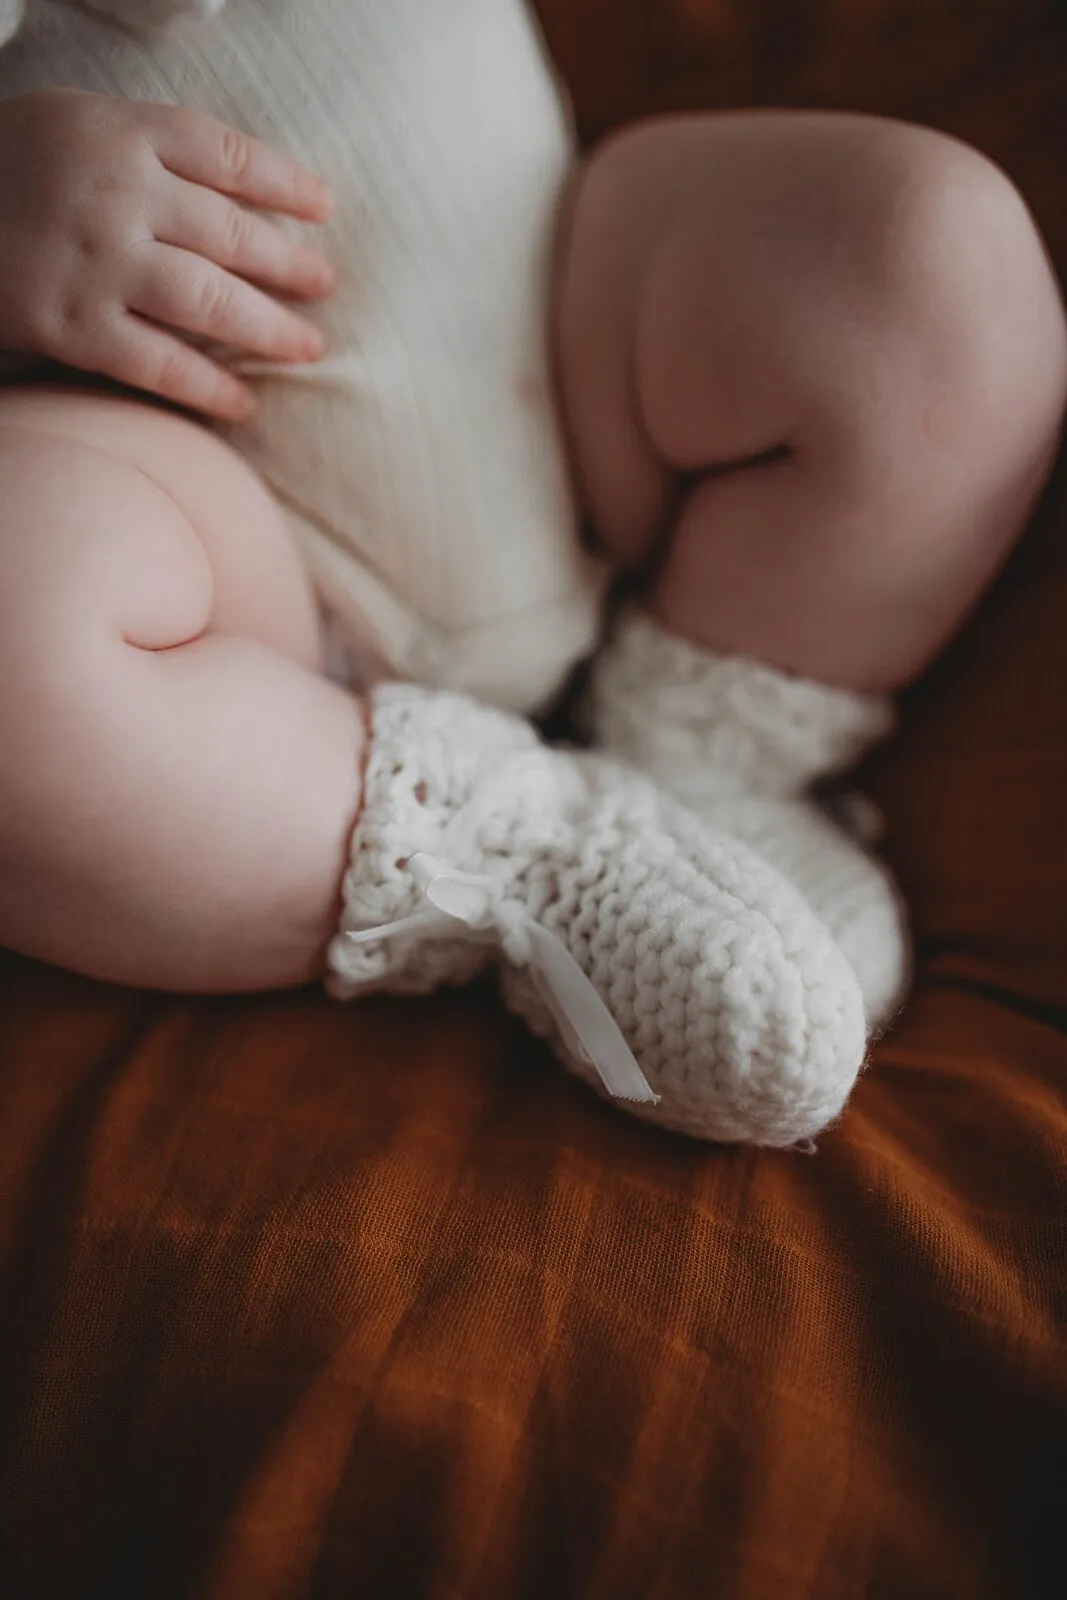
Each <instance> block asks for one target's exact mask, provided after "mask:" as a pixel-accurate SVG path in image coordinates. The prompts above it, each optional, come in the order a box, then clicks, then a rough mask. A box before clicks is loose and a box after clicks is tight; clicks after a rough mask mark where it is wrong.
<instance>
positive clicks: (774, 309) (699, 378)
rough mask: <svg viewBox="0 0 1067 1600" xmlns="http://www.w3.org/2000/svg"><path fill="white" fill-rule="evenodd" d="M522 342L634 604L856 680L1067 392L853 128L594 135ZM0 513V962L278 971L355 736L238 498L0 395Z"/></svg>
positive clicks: (1012, 475)
mask: <svg viewBox="0 0 1067 1600" xmlns="http://www.w3.org/2000/svg"><path fill="white" fill-rule="evenodd" d="M0 294H2V280H0ZM555 331H556V335H557V345H558V357H559V359H558V366H559V373H560V383H561V395H562V403H563V406H564V410H565V414H566V419H567V423H568V426H569V429H570V433H571V438H572V442H573V453H574V460H575V466H576V470H577V473H578V476H579V479H580V482H581V485H582V487H583V490H584V492H585V495H586V498H587V501H588V504H589V507H590V510H591V512H592V515H593V518H594V521H595V525H596V527H597V529H598V531H599V534H600V537H601V539H602V541H603V543H604V545H605V547H606V548H607V549H608V550H609V551H610V552H612V553H613V554H614V555H615V556H616V558H617V559H618V560H619V561H620V563H621V564H624V565H630V566H632V567H634V568H635V569H637V570H639V571H645V572H646V573H647V574H648V590H649V603H650V604H651V605H652V606H653V608H654V609H655V610H656V611H657V612H658V613H659V615H660V616H661V617H662V618H663V619H664V620H665V621H666V623H667V624H668V625H669V626H671V627H673V628H676V629H678V630H679V631H680V632H682V633H685V634H687V635H688V636H690V637H692V638H694V639H696V640H698V641H700V642H703V643H705V644H707V645H710V646H713V647H717V648H721V649H727V650H734V651H739V652H742V653H745V654H750V655H755V656H760V657H763V658H765V659H767V660H770V661H772V662H775V663H777V664H779V665H782V666H784V667H787V668H790V669H792V670H795V671H798V672H802V673H805V674H808V675H811V676H815V677H822V678H825V679H827V680H829V681H833V682H838V683H843V684H848V685H851V686H853V687H856V688H863V689H892V688H895V687H897V686H898V685H900V684H901V683H904V682H907V681H909V680H910V679H911V678H912V677H913V676H914V675H915V674H916V673H917V672H919V671H920V670H921V669H922V667H923V665H924V664H925V663H926V662H927V661H928V660H929V659H930V658H931V656H933V655H934V654H935V653H936V651H937V650H938V649H939V648H940V647H941V645H942V644H943V643H944V642H945V639H946V638H947V637H948V636H949V634H950V633H951V632H952V631H953V630H954V629H955V627H956V626H957V625H958V622H959V620H960V618H961V617H962V616H963V615H964V614H965V612H966V611H967V609H968V608H969V607H970V606H971V605H972V604H973V601H974V599H975V597H976V595H977V594H978V593H979V591H980V590H981V588H982V586H983V585H984V584H985V583H986V582H987V581H988V578H989V576H990V575H991V574H992V572H993V571H994V570H995V568H996V567H997V565H998V564H999V563H1000V561H1001V560H1002V559H1003V558H1004V555H1005V553H1006V552H1007V550H1008V549H1009V548H1010V546H1011V544H1012V542H1013V541H1014V539H1015V538H1016V536H1017V534H1018V532H1019V531H1020V529H1021V527H1022V525H1023V523H1024V521H1025V518H1026V516H1027V513H1028V512H1029V510H1030V508H1031V506H1032V504H1033V502H1034V499H1035V497H1036V495H1037V493H1038V492H1039V490H1040V487H1041V484H1042V482H1043V480H1044V477H1045V475H1046V473H1047V470H1048V467H1049V465H1050V463H1051V459H1052V456H1053V453H1054V450H1055V446H1056V441H1057V439H1058V434H1059V428H1060V420H1061V414H1062V410H1063V403H1064V395H1065V392H1067V339H1065V334H1064V325H1063V318H1062V313H1061V309H1060V304H1059V299H1058V296H1057V292H1056V289H1055V286H1054V283H1053V280H1052V278H1051V274H1050V273H1049V270H1048V267H1047V265H1046V263H1045V259H1044V256H1043V253H1042V250H1041V246H1040V244H1039V242H1038V240H1037V236H1036V234H1035V232H1034V230H1033V227H1032V224H1031V223H1030V221H1029V219H1028V217H1027V214H1026V212H1025V209H1024V208H1023V206H1022V204H1021V202H1020V201H1019V200H1018V197H1017V196H1016V194H1015V192H1014V190H1013V189H1012V188H1011V186H1010V184H1009V183H1008V182H1007V180H1006V179H1005V178H1003V177H1002V176H1001V175H1000V174H999V173H997V172H996V170H995V169H994V168H992V167H990V166H989V164H988V163H986V162H984V161H983V160H982V159H981V158H980V157H978V156H976V155H975V154H973V153H972V152H969V151H966V150H963V149H962V147H960V146H958V145H956V144H953V143H952V142H951V141H948V140H946V139H943V138H941V137H940V136H939V135H936V134H930V133H925V132H922V131H920V130H916V129H911V128H902V127H900V126H899V125H896V124H891V123H883V122H875V121H872V120H871V119H861V118H850V117H842V118H829V117H811V118H796V117H786V116H762V115H752V116H750V117H700V118H687V119H679V120H676V121H674V120H672V121H669V122H666V123H652V124H648V125H645V126H643V127H638V128H635V129H633V130H631V131H629V132H627V133H625V134H623V135H620V136H618V137H617V138H616V139H614V140H612V141H609V143H608V144H607V145H606V146H605V147H604V148H603V149H602V150H601V151H600V152H599V153H597V154H594V156H593V157H592V158H591V160H590V162H589V164H588V166H587V168H586V170H585V172H584V174H583V175H582V177H581V179H580V181H579V182H578V184H577V186H576V190H575V194H574V197H573V203H572V209H571V213H570V217H569V224H568V227H567V230H566V233H565V238H564V241H563V249H562V253H561V261H560V279H559V296H558V301H557V306H556V322H555ZM67 359H70V358H69V357H68V358H67ZM107 370H110V369H107ZM205 409H210V408H207V407H205ZM0 503H2V505H3V507H4V511H3V516H2V517H0V612H2V615H0V739H2V741H3V748H4V750H5V761H4V764H3V773H2V777H0V940H3V941H4V942H7V943H9V944H11V945H13V946H15V947H17V948H19V949H22V950H25V951H27V952H29V953H32V954H34V955H38V956H43V957H46V958H47V959H50V960H53V961H57V962H60V963H62V964H64V965H67V966H71V967H76V968H80V969H81V970H85V971H88V972H91V973H94V974H96V975H98V976H102V977H109V978H114V979H119V980H121V981H125V982H130V983H145V984H153V985H161V986H166V987H172V988H179V989H208V988H214V989H219V990H233V989H239V988H265V987H269V986H273V985H282V984H287V983H295V982H301V981H303V980H305V979H306V978H308V977H310V976H312V975H313V974H315V973H316V972H317V971H318V970H320V968H321V961H322V949H323V946H324V944H325V941H326V940H327V938H328V937H329V935H330V933H331V930H332V927H333V925H334V920H335V915H336V906H337V899H338V883H339V878H340V873H341V870H342V863H343V858H344V852H345V848H346V841H347V837H348V834H349V832H350V829H351V825H352V821H353V818H354V816H355V814H356V812H357V809H358V804H359V769H360V758H361V751H362V744H363V737H364V735H363V723H362V714H361V709H360V707H359V705H358V703H357V702H356V701H355V700H353V699H352V698H351V697H349V696H347V695H345V694H343V693H342V692H341V691H340V690H338V689H336V688H335V687H334V686H332V685H331V684H329V683H328V682H326V681H325V679H323V678H322V677H321V676H320V675H319V673H318V667H319V665H320V660H319V646H318V641H317V636H316V624H315V617H314V611H313V607H312V604H311V600H310V597H309V595H308V592H307V587H306V584H305V582H304V579H303V577H302V574H301V572H300V569H299V565H298V563H297V561H296V558H295V556H294V555H293V552H292V550H291V548H290V547H289V544H288V540H287V535H286V533H285V530H284V527H283V525H282V523H281V521H280V518H279V515H278V513H277V511H276V509H275V507H274V505H273V504H272V502H271V501H270V499H269V497H268V496H267V495H266V493H265V492H264V490H263V489H262V487H261V486H260V484H259V482H258V480H257V479H256V478H255V477H254V475H253V474H252V473H251V472H250V470H249V469H248V468H247V467H246V466H245V465H244V464H243V463H242V462H240V461H239V460H238V459H237V458H236V457H235V456H234V455H233V454H232V453H231V452H230V451H229V450H228V449H226V448H225V447H224V446H223V445H222V444H221V443H219V441H218V440H217V439H215V438H213V437H212V436H211V435H209V434H208V433H206V432H204V431H202V430H200V429H199V428H197V427H196V426H195V425H194V424H192V423H190V422H187V421H185V420H183V419H181V418H178V417H176V416H174V415H171V414H169V413H166V412H163V411H160V410H153V409H151V408H148V407H145V406H141V405H139V404H136V403H132V402H127V401H117V400H113V399H105V398H102V397H99V396H73V395H62V394H56V393H52V394H40V393H33V394H31V393H26V392H19V391H16V390H11V391H8V392H7V393H6V394H4V395H3V396H0Z"/></svg>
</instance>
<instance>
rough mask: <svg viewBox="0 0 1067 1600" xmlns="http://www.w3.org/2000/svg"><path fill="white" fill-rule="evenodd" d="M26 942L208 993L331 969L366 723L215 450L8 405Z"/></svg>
mask: <svg viewBox="0 0 1067 1600" xmlns="http://www.w3.org/2000/svg"><path fill="white" fill-rule="evenodd" d="M0 507H2V511H0V750H2V759H0V942H3V943H7V944H10V945H12V946H14V947H15V948H17V949H20V950H22V951H24V952H26V953H29V954H32V955H35V956H39V957H42V958H44V959H47V960H51V961H55V962H57V963H60V964H61V965H64V966H67V967H72V968H76V969H79V970H81V971H84V972H87V973H90V974H92V975H94V976H98V977H102V978H107V979H113V980H116V981H120V982H126V983H135V984H144V985H151V986H161V987H166V988H181V989H193V990H220V991H225V990H237V989H244V988H266V987H270V986H273V985H284V984H290V983H298V982H301V981H303V980H306V979H309V978H312V977H314V976H317V975H318V974H319V973H320V972H321V970H322V963H323V951H324V947H325V945H326V942H327V940H328V938H329V937H330V934H331V933H332V931H333V928H334V925H335V922H336V918H337V913H338V907H339V903H340V891H339V882H340V877H341V872H342V868H343V865H344V861H345V857H346V852H347V846H348V841H349V836H350V834H351V829H352V824H353V820H354V817H355V814H356V811H357V808H358V802H359V792H360V761H361V747H362V743H363V728H362V722H361V713H360V709H359V706H358V704H357V703H356V702H355V701H353V700H352V699H351V698H350V697H348V696H347V695H345V694H343V693H342V692H341V691H340V690H338V689H337V688H335V687H333V686H332V685H331V684H329V683H328V682H326V681H325V680H324V679H323V678H322V677H321V676H319V675H318V673H317V671H316V669H317V667H318V665H319V644H318V635H317V622H316V617H315V612H314V607H313V603H312V601H311V597H310V595H309V593H308V590H307V586H306V583H305V580H304V578H303V574H302V571H301V568H300V566H299V563H298V561H297V558H296V556H295V554H294V552H293V551H292V549H291V548H290V545H289V542H288V535H287V533H286V531H285V528H284V526H283V524H282V522H281V519H280V517H279V515H278V512H277V510H276V508H275V507H274V505H273V503H272V502H271V500H270V499H269V497H268V496H267V494H266V493H265V491H264V490H263V489H262V488H261V487H260V485H259V482H258V480H257V479H256V477H255V476H254V474H253V473H252V472H251V471H250V470H249V469H248V468H247V467H246V466H245V465H244V464H243V463H242V462H241V461H239V460H238V458H237V457H236V456H234V455H233V454H232V453H231V452H230V451H229V450H228V449H227V448H226V447H225V446H224V445H223V444H221V443H220V442H219V441H218V440H217V439H215V438H213V437H212V436H211V435H210V434H208V433H206V432H204V431H203V430H202V429H200V428H198V427H195V426H194V425H193V424H191V423H189V422H186V421H184V420H182V419H180V418H178V417H175V416H172V415H169V414H167V413H164V412H162V411H160V410H155V409H150V408H148V407H145V406H141V405H136V404H133V403H130V402H125V401H119V400H112V399H104V398H100V397H92V396H85V395H81V396H75V395H62V394H54V393H43V392H37V393H16V392H9V393H7V394H5V395H3V396H0Z"/></svg>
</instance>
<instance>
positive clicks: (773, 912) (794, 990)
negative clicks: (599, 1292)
mask: <svg viewBox="0 0 1067 1600" xmlns="http://www.w3.org/2000/svg"><path fill="white" fill-rule="evenodd" d="M371 705H372V713H371V714H372V721H371V743H370V755H369V761H368V767H367V773H366V780H365V786H364V801H363V812H362V815H361V817H360V820H359V822H358V824H357V826H356V830H355V834H354V837H353V842H352V857H351V865H350V867H349V870H348V873H347V876H346V878H345V884H344V913H343V918H342V923H341V931H340V933H339V934H338V936H337V937H336V938H335V940H334V941H333V943H332V945H331V947H330V952H329V969H330V977H329V979H328V987H329V988H330V990H331V992H332V993H333V994H334V995H336V996H338V997H340V998H348V997H350V996H354V995H358V994H363V993H366V992H368V991H370V990H374V989H388V990H391V991H393V992H399V993H420V994H421V993H425V992H427V991H429V990H431V989H433V988H435V987H436V986H437V985H438V984H441V983H462V982H465V981H466V980H468V979H469V978H471V977H473V975H474V974H475V973H476V972H478V971H480V970H481V969H482V968H483V967H484V966H485V965H486V962H487V961H488V960H490V959H491V958H492V955H493V952H491V951H487V949H486V947H485V946H484V945H482V944H476V943H468V942H465V941H463V940H462V939H455V938H450V937H448V936H447V935H443V934H440V933H438V934H436V935H433V934H431V935H426V934H424V933H421V932H417V931H416V932H407V933H404V934H397V935H395V936H390V935H389V934H385V935H384V936H383V937H380V938H378V939H372V940H370V941H369V942H356V941H354V940H353V939H350V938H349V937H347V935H348V933H349V932H359V933H363V932H364V930H367V929H377V928H383V927H385V926H386V925H388V924H391V923H395V922H396V921H397V920H399V919H404V918H408V917H411V916H412V915H413V914H414V913H416V912H417V910H418V908H419V905H420V903H421V902H420V894H419V889H418V885H417V884H416V882H415V881H414V879H413V876H412V873H411V870H410V867H409V862H410V859H411V857H412V856H413V855H415V854H416V853H417V852H419V853H425V854H426V855H428V856H430V857H432V858H434V859H435V860H437V861H439V862H444V863H446V864H448V865H449V866H450V867H452V868H453V869H455V870H457V871H459V872H461V873H476V874H488V875H490V876H491V877H493V878H495V879H496V880H497V881H498V882H499V885H500V894H499V899H500V902H501V905H502V907H503V913H502V916H501V927H502V934H501V944H502V945H503V946H504V947H505V948H504V949H498V950H497V951H496V952H495V954H496V957H497V959H498V962H499V964H500V966H501V976H502V984H503V992H504V996H505V999H506V1000H507V1002H508V1004H509V1005H510V1006H511V1007H512V1009H513V1010H515V1011H516V1012H517V1013H518V1014H519V1015H521V1016H522V1017H524V1018H525V1019H526V1020H527V1022H528V1023H529V1024H530V1025H531V1026H532V1027H533V1028H534V1029H535V1030H536V1031H538V1032H540V1033H543V1034H545V1035H546V1036H548V1037H551V1038H552V1039H553V1042H554V1044H555V1045H556V1048H557V1050H558V1051H559V1053H560V1054H561V1055H562V1056H563V1058H564V1060H566V1061H567V1064H568V1065H569V1066H570V1067H571V1068H572V1069H573V1070H574V1071H576V1072H577V1073H579V1075H580V1076H582V1077H583V1078H584V1079H585V1080H586V1081H587V1082H589V1083H591V1084H592V1085H593V1086H594V1087H599V1079H598V1077H597V1074H596V1071H595V1070H594V1068H593V1067H592V1065H591V1064H590V1063H589V1062H588V1061H586V1060H583V1059H580V1058H578V1057H576V1056H574V1055H573V1054H572V1053H570V1052H569V1051H568V1050H567V1047H566V1045H565V1044H564V1043H563V1041H562V1039H561V1037H560V1035H559V1032H558V1030H557V1028H556V1025H555V1022H554V1019H553V1016H552V1013H551V1011H550V1010H549V1008H548V1007H547V1006H546V1004H545V1002H544V1000H543V999H542V997H541V994H540V992H539V990H538V987H537V985H536V984H535V983H534V982H533V981H532V980H531V975H530V973H529V972H528V971H527V970H526V969H524V968H523V967H522V966H519V965H516V964H514V962H513V961H512V960H509V959H508V955H509V954H511V952H510V949H509V948H507V946H508V941H507V938H506V931H505V930H506V925H507V922H508V918H507V915H506V912H507V908H508V906H509V905H511V906H515V907H517V908H518V909H519V910H520V911H521V913H522V914H523V915H530V916H533V917H535V918H536V919H537V921H538V922H539V923H540V924H541V925H542V926H543V927H545V928H547V929H549V930H550V931H551V932H552V933H554V934H555V935H557V936H558V938H559V939H561V940H562V941H563V943H564V944H565V945H566V947H567V949H568V950H569V951H570V953H571V955H572V956H573V957H574V958H575V959H576V960H577V962H578V964H579V965H580V967H581V968H582V970H583V971H584V972H585V974H586V975H587V977H588V978H589V979H590V980H591V982H592V984H593V986H594V988H595V989H596V991H597V993H598V994H599V996H600V997H601V999H602V1000H603V1001H604V1002H605V1003H606V1005H607V1006H608V1008H609V1010H610V1011H611V1013H612V1015H613V1016H614V1018H615V1021H616V1023H617V1024H618V1026H619V1028H620V1029H621V1030H622V1033H623V1035H624V1037H625V1039H626V1041H627V1042H628V1044H629V1046H630V1048H631V1050H632V1051H633V1053H634V1055H635V1056H636V1058H637V1061H638V1063H639V1064H640V1068H641V1070H642V1072H643V1073H644V1075H645V1077H646V1079H647V1080H648V1083H649V1084H650V1085H651V1088H652V1089H653V1090H654V1091H655V1093H656V1094H658V1095H659V1096H660V1097H661V1099H660V1102H659V1104H658V1105H657V1106H654V1107H652V1106H641V1107H638V1108H635V1109H636V1110H637V1111H638V1114H639V1115H642V1116H647V1117H648V1118H649V1119H650V1120H652V1121H655V1122H658V1123H660V1124H661V1125H663V1126H665V1127H669V1128H674V1129H678V1130H680V1131H682V1132H684V1133H688V1134H692V1135H695V1136H696V1137H699V1138H706V1139H723V1140H751V1141H754V1142H756V1143H760V1144H768V1145H780V1146H782V1145H791V1144H793V1143H795V1142H796V1141H797V1140H800V1139H804V1138H807V1137H810V1136H811V1135H813V1134H815V1133H817V1132H819V1130H820V1129H822V1128H824V1127H825V1126H826V1124H827V1123H828V1122H830V1121H832V1119H833V1118H834V1117H836V1116H837V1114H838V1112H839V1111H840V1110H841V1108H842V1106H843V1104H844V1102H845V1099H846V1098H847V1095H848V1093H849V1090H850V1089H851V1087H852V1084H853V1082H854V1080H855V1078H856V1075H857V1073H858V1072H859V1070H860V1067H861V1065H862V1062H863V1057H864V1049H865V1026H864V1015H863V1002H862V998H861V996H860V992H859V988H858V986H857V982H856V978H855V976H854V974H853V971H852V969H851V967H850V966H849V964H848V962H847V961H846V960H845V958H844V957H843V955H842V954H841V952H840V951H839V949H838V948H837V946H836V945H835V943H834V942H833V940H832V939H831V938H830V937H829V935H828V934H827V932H826V931H825V929H824V928H823V926H822V924H821V923H820V922H819V921H818V920H817V919H816V917H815V916H814V915H813V914H812V912H811V910H810V909H809V907H808V905H807V904H806V902H805V901H804V899H803V898H802V897H801V895H800V894H799V893H798V892H797V891H796V890H795V889H794V888H793V887H792V886H791V885H790V884H789V883H787V882H786V880H785V879H784V878H783V877H781V876H780V874H778V873H777V872H776V871H775V870H774V869H773V868H772V867H770V866H769V865H768V864H767V863H766V862H765V861H763V860H761V859H760V858H759V856H757V855H756V854H754V853H753V852H752V851H751V850H749V849H748V848H747V847H746V846H745V845H743V844H739V843H738V842H737V841H736V840H734V839H732V838H730V837H728V836H727V835H725V834H722V833H720V832H718V831H716V830H714V829H706V828H705V827H704V826H703V825H702V824H701V823H699V822H698V820H697V819H696V818H695V817H694V816H693V815H692V813H691V812H690V811H688V810H687V809H686V808H685V807H684V806H680V805H678V804H676V803H675V802H673V801H672V800H670V799H668V798H666V797H664V796H662V795H661V794H660V793H659V791H658V790H657V789H656V788H655V787H654V785H652V784H651V783H649V782H648V781H647V780H645V779H644V778H642V777H641V776H639V775H638V774H636V773H633V772H630V771H629V770H628V769H626V768H625V767H622V766H620V765H618V764H617V763H616V762H614V761H611V760H608V759H606V758H604V757H601V756H598V755H590V754H584V753H571V752H567V751H561V750H550V749H548V748H546V747H545V746H543V745H541V744H540V743H539V742H538V740H537V738H536V735H535V734H534V733H533V732H532V730H531V729H530V727H529V726H528V725H527V724H526V723H525V722H523V721H521V720H520V719H519V718H516V717H513V716H510V715H509V714H508V713H506V712H500V711H494V710H490V709H487V708H485V707H481V706H478V705H476V704H475V703H474V702H472V701H470V700H468V699H466V698H464V697H462V696H456V695H450V694H442V693H434V692H430V691H425V690H421V689H417V688H414V687H411V686H408V685H388V686H385V687H383V688H380V689H378V690H377V691H376V692H375V694H374V695H373V697H372V703H371Z"/></svg>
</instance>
